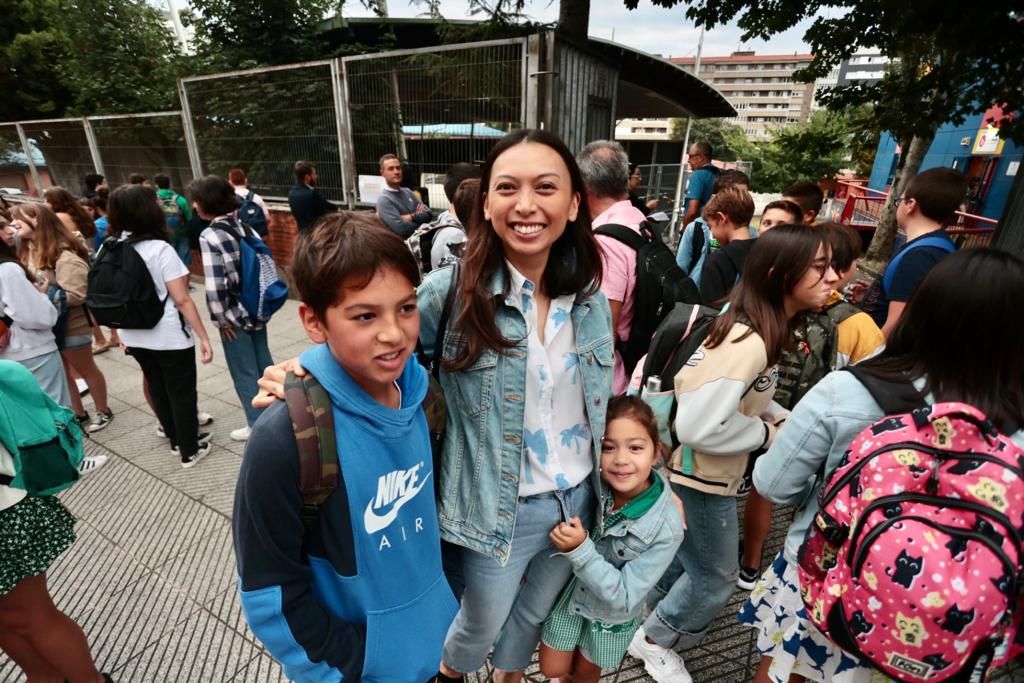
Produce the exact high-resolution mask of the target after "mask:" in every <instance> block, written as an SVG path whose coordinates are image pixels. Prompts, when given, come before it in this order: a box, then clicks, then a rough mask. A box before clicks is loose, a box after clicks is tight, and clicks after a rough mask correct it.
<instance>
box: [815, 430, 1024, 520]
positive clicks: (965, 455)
mask: <svg viewBox="0 0 1024 683" xmlns="http://www.w3.org/2000/svg"><path fill="white" fill-rule="evenodd" d="M904 449H905V450H913V451H922V452H924V453H929V454H931V455H934V456H936V457H938V458H940V459H942V460H984V461H985V462H991V463H994V464H996V465H1001V466H1002V467H1005V468H1006V469H1008V470H1010V471H1011V472H1013V473H1014V474H1016V475H1017V476H1018V477H1019V478H1021V479H1024V471H1021V469H1020V468H1018V467H1015V466H1013V465H1011V464H1010V463H1008V462H1005V461H1003V460H1000V459H999V458H997V457H995V456H992V455H988V454H986V453H973V452H971V451H945V450H942V449H940V448H933V447H931V446H926V445H924V444H920V443H917V442H914V441H901V442H900V443H895V444H890V445H888V446H886V447H885V448H883V449H881V450H878V451H875V453H874V455H872V456H871V457H870V458H864V459H863V460H861V461H860V462H858V463H857V464H856V465H854V466H853V468H852V469H851V470H850V471H849V472H847V473H846V474H844V475H843V476H842V477H840V478H839V481H837V482H836V483H835V484H829V485H828V488H827V490H825V491H824V495H823V496H822V498H821V506H820V507H825V506H826V505H827V504H828V503H830V502H832V499H833V498H835V497H836V496H837V495H838V492H839V491H840V490H841V489H842V488H843V487H844V486H846V485H847V484H848V483H849V481H850V479H852V478H853V477H854V475H857V474H859V473H860V470H861V468H863V467H864V465H866V464H868V463H869V462H871V461H872V460H874V459H875V458H877V457H878V456H879V455H881V454H883V453H888V452H890V451H897V450H904ZM933 474H934V472H933Z"/></svg>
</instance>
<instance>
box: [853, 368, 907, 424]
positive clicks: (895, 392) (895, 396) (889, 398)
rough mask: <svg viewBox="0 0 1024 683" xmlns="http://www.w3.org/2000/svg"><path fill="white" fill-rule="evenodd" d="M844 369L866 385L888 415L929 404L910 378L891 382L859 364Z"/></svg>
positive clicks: (872, 396)
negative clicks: (867, 370) (866, 370)
mask: <svg viewBox="0 0 1024 683" xmlns="http://www.w3.org/2000/svg"><path fill="white" fill-rule="evenodd" d="M843 371H845V372H849V373H850V374H852V375H853V376H854V377H856V378H857V381H858V382H860V383H861V384H863V385H864V388H865V389H867V390H868V393H869V394H871V398H873V399H874V400H875V403H877V404H878V407H879V408H881V409H882V412H884V413H885V414H886V415H899V414H901V413H909V412H911V411H912V410H917V409H918V408H923V407H924V406H926V405H927V403H926V402H925V400H924V397H923V396H922V395H921V392H920V391H918V390H917V389H916V388H915V387H914V385H913V384H912V383H911V382H910V380H906V381H904V382H889V381H886V380H883V379H879V378H878V377H875V376H874V375H872V374H870V373H868V372H865V371H864V368H862V367H860V366H859V365H848V366H846V367H845V368H843Z"/></svg>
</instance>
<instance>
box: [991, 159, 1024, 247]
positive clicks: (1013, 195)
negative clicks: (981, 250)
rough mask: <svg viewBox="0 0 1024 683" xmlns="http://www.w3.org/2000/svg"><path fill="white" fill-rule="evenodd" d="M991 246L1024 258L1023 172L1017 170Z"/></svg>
mask: <svg viewBox="0 0 1024 683" xmlns="http://www.w3.org/2000/svg"><path fill="white" fill-rule="evenodd" d="M992 246H993V247H997V248H999V249H1002V250H1003V251H1008V252H1010V253H1011V254H1016V255H1017V256H1020V257H1022V258H1024V172H1022V171H1019V170H1018V171H1017V177H1016V178H1014V180H1013V187H1011V188H1010V196H1009V197H1007V198H1006V208H1004V209H1003V217H1002V218H1001V219H1000V220H999V225H997V226H996V234H995V236H994V237H993V238H992Z"/></svg>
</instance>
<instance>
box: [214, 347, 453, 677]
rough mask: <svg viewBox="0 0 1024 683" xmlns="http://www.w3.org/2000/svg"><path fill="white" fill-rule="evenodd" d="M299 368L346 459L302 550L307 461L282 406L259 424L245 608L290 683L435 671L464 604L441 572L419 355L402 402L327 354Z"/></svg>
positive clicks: (244, 525) (245, 547)
mask: <svg viewBox="0 0 1024 683" xmlns="http://www.w3.org/2000/svg"><path fill="white" fill-rule="evenodd" d="M301 363H302V366H303V367H304V368H306V369H308V370H309V371H310V372H311V373H313V375H315V376H316V378H317V379H318V380H319V381H320V383H321V385H322V386H323V387H324V389H325V390H326V391H327V393H328V395H329V396H330V398H331V405H332V408H333V417H334V427H335V435H336V440H337V445H338V455H339V462H340V465H341V481H340V482H339V485H338V488H337V489H336V490H335V491H334V493H332V494H331V495H330V497H328V498H327V500H326V501H324V503H323V505H322V506H321V507H320V514H319V519H318V523H317V525H316V528H315V529H314V531H313V533H312V537H311V538H310V541H309V544H308V548H307V549H303V533H304V532H303V525H302V519H301V515H300V513H301V508H302V496H301V493H300V490H299V485H298V475H299V463H298V457H297V451H296V446H295V439H294V436H293V432H292V427H291V420H290V418H289V416H288V410H287V406H286V404H285V403H284V402H278V403H276V404H274V405H273V406H271V407H270V408H268V409H267V410H266V411H264V413H263V415H261V416H260V419H259V420H257V422H256V424H255V425H254V426H253V433H252V436H251V438H250V439H249V441H248V443H247V445H246V449H245V457H244V459H243V462H242V469H241V472H240V473H239V480H238V488H237V490H236V492H235V508H234V520H233V525H234V541H235V553H236V555H237V559H238V573H239V592H240V595H241V603H242V609H243V611H244V613H245V616H246V620H247V621H248V623H249V627H250V628H251V629H252V631H253V633H255V634H256V636H257V637H258V638H259V639H260V640H261V641H262V642H263V644H264V645H265V646H266V648H267V650H269V651H270V653H271V654H272V655H273V656H274V657H275V658H276V659H277V660H278V661H280V662H281V665H282V667H283V669H284V673H285V675H286V676H287V677H288V678H289V679H291V680H294V681H298V682H300V683H301V682H304V681H341V680H345V681H349V680H352V681H356V680H362V681H364V683H385V682H386V683H409V682H410V681H426V680H427V679H428V678H430V677H431V676H432V675H433V674H434V673H436V671H437V664H438V662H439V661H440V659H441V648H442V646H443V644H444V638H445V634H446V633H447V631H448V626H449V625H450V623H451V621H452V619H453V618H454V616H455V612H456V609H457V604H456V602H455V598H454V597H453V596H452V593H451V590H450V589H449V587H448V582H447V581H446V579H445V577H444V574H443V572H442V570H441V552H440V536H439V532H438V525H437V510H436V507H435V503H434V473H433V463H432V459H431V451H430V441H429V437H428V432H427V424H426V419H425V418H424V416H423V410H422V409H421V406H420V404H421V403H422V401H423V398H424V396H425V395H426V391H427V374H426V371H425V370H424V369H423V368H422V366H420V364H419V363H418V362H417V361H416V359H415V358H413V359H410V360H409V362H408V363H407V364H406V367H405V370H404V371H403V372H402V375H401V377H400V378H399V380H398V383H397V384H398V388H399V389H400V391H401V395H402V404H401V405H402V407H401V408H400V409H392V408H387V407H385V406H383V405H381V404H379V403H377V402H376V401H374V400H373V399H372V398H370V396H369V395H368V394H367V393H366V392H365V391H363V389H362V388H360V387H359V386H358V385H357V384H356V383H355V381H353V379H352V378H351V377H350V376H349V375H348V374H347V373H346V372H345V371H344V370H343V369H342V368H341V366H339V365H338V363H337V361H336V360H335V359H334V357H333V356H332V355H331V352H330V350H329V348H328V347H327V346H326V345H324V344H321V345H318V346H314V347H312V348H310V349H308V350H307V351H306V352H304V353H303V354H302V356H301ZM396 655H397V656H396Z"/></svg>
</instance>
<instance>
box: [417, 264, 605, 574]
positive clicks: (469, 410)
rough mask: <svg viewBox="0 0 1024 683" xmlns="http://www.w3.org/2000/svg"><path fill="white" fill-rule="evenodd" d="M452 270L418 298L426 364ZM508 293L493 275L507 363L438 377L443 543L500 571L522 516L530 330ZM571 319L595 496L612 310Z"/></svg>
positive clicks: (587, 300)
mask: <svg viewBox="0 0 1024 683" xmlns="http://www.w3.org/2000/svg"><path fill="white" fill-rule="evenodd" d="M453 270H454V269H452V268H450V267H449V268H441V269H439V270H434V271H432V272H431V273H430V274H429V275H427V277H426V278H425V279H424V280H423V283H422V284H421V285H420V286H419V289H418V290H417V293H416V297H417V302H418V305H419V309H420V341H421V343H422V344H423V350H424V352H425V353H426V355H427V357H429V358H433V357H434V354H435V349H434V344H435V337H436V336H437V325H438V322H439V319H440V317H441V310H442V308H443V306H444V302H445V298H446V297H447V295H448V289H449V287H451V286H452V273H453ZM506 286H507V285H506V275H505V273H504V271H503V270H499V271H498V272H497V273H496V274H495V276H494V277H493V278H492V280H491V292H492V293H493V294H494V296H495V298H496V299H498V305H497V310H496V311H495V320H496V321H497V324H498V330H499V331H500V332H501V334H502V335H504V337H505V338H506V339H513V340H521V341H520V342H519V343H518V344H517V345H516V346H513V347H511V348H509V349H506V350H505V351H504V353H499V352H498V351H494V350H491V349H488V350H485V351H483V352H482V353H481V354H480V356H479V357H478V358H477V359H476V360H475V361H474V362H473V364H472V365H471V366H470V367H469V368H467V369H465V370H462V371H459V372H455V373H449V372H447V371H445V370H443V369H442V370H441V375H440V381H441V388H442V389H443V391H444V395H445V399H446V401H447V403H448V419H447V422H446V424H445V441H444V456H443V458H442V462H441V471H440V488H439V493H438V501H437V506H438V519H439V521H440V525H441V537H442V538H443V539H444V540H446V541H450V542H452V543H455V544H457V545H461V546H463V547H466V548H469V549H470V550H475V551H477V552H480V553H483V554H485V555H489V556H491V557H494V558H495V559H496V560H497V561H498V563H499V564H501V565H504V564H505V563H506V562H507V561H508V557H509V551H510V548H511V545H512V531H513V529H514V527H515V519H516V510H517V508H518V501H519V471H520V464H521V461H522V458H523V410H524V402H523V401H524V394H525V393H526V321H525V320H524V319H523V316H522V314H521V313H520V312H519V310H518V309H517V308H516V307H515V303H514V302H513V301H512V300H511V299H510V298H506V294H505V291H506ZM458 308H459V306H458V304H456V306H455V311H453V312H452V316H451V320H450V321H449V324H448V331H447V333H446V334H445V336H444V344H443V349H442V351H443V358H453V357H454V356H455V355H456V354H457V352H458V350H459V348H460V346H461V344H462V343H463V342H462V337H461V334H460V333H459V331H458V330H457V329H455V326H454V321H455V319H456V318H457V311H458ZM571 317H572V323H573V331H574V332H575V335H576V352H577V353H578V354H579V360H580V362H579V367H580V374H581V376H582V380H583V395H584V397H585V400H586V402H587V406H586V407H587V417H588V420H589V422H590V432H591V434H592V435H593V443H592V444H591V452H592V453H593V458H594V471H593V473H592V474H591V478H592V484H593V488H594V490H595V491H599V490H600V479H599V474H598V457H599V453H600V451H601V448H600V443H601V436H602V435H603V434H604V422H605V410H606V408H607V403H608V398H609V397H610V396H611V387H612V372H613V367H614V366H613V363H614V344H613V341H612V321H611V310H610V309H609V307H608V301H607V299H605V297H604V295H603V294H601V292H600V291H595V292H594V293H593V294H590V295H582V294H581V295H579V296H577V297H576V301H575V304H574V305H573V308H572V313H571Z"/></svg>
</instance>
